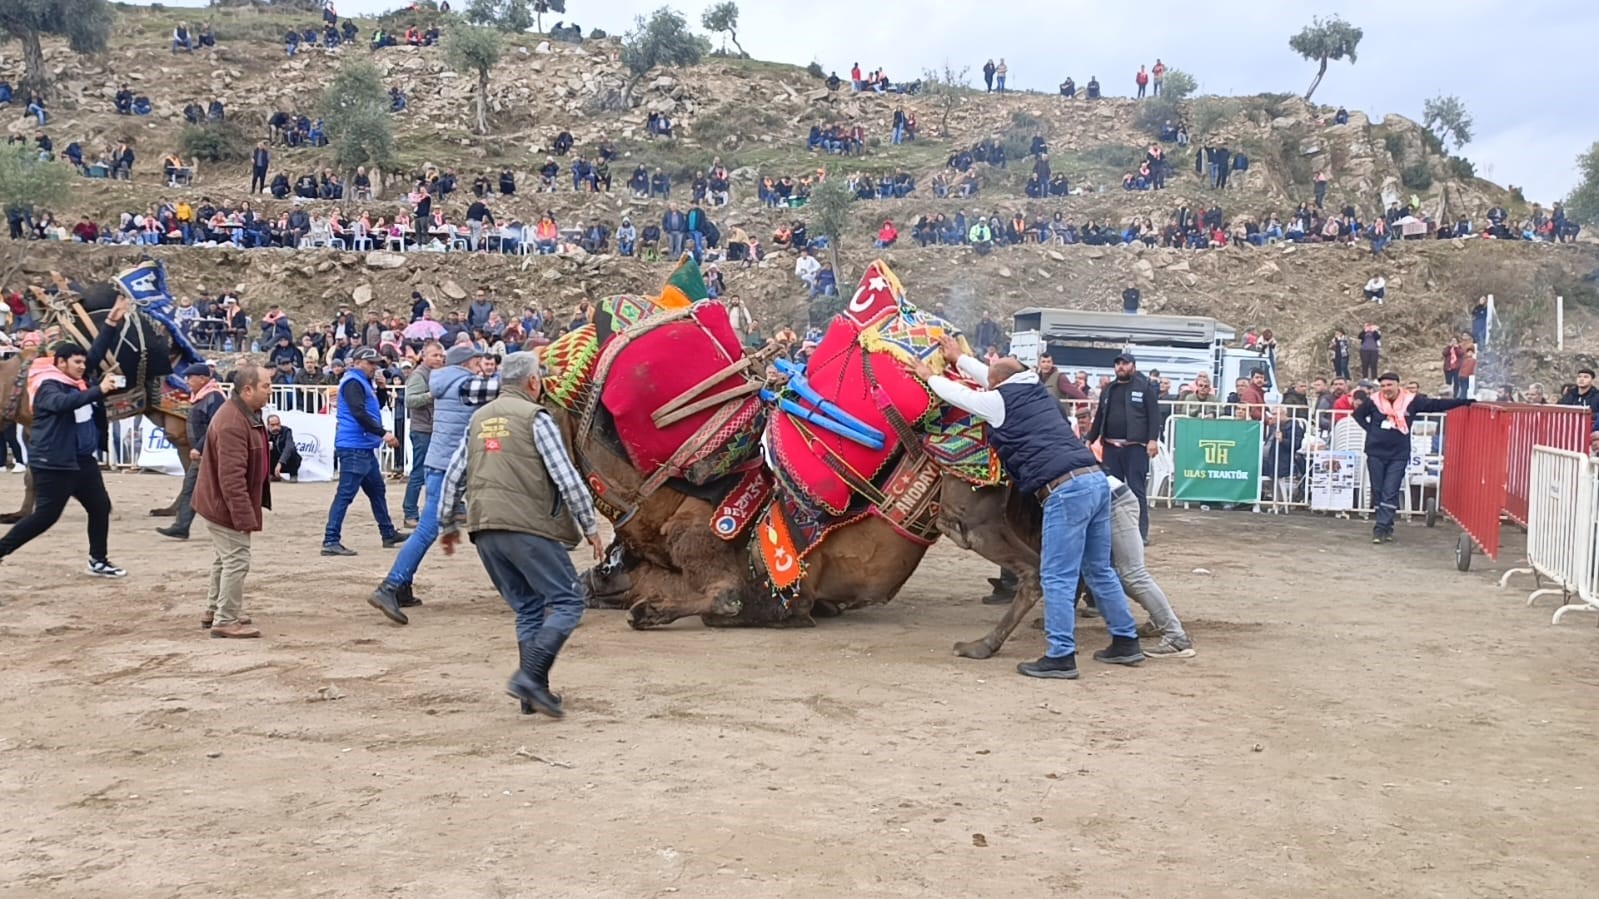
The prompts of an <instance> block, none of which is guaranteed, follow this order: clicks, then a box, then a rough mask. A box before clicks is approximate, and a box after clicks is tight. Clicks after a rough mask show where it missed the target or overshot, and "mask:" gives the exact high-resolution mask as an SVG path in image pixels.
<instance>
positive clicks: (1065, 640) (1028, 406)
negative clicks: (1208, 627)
mask: <svg viewBox="0 0 1599 899" xmlns="http://www.w3.org/2000/svg"><path fill="white" fill-rule="evenodd" d="M943 343H944V358H945V360H946V361H947V362H948V363H949V364H951V365H953V366H955V367H956V368H958V369H959V370H960V371H961V373H962V374H965V375H966V376H967V377H970V378H972V379H974V380H976V381H978V382H979V383H982V384H987V385H988V387H989V389H988V390H973V389H972V388H969V387H966V386H965V385H963V384H961V383H959V382H958V381H955V380H953V379H951V378H947V377H944V376H942V375H935V374H933V372H932V370H931V369H929V368H928V367H927V365H926V364H918V366H917V369H916V372H917V375H918V376H920V377H921V378H922V379H923V380H925V381H926V382H927V384H928V386H929V387H931V388H932V389H933V392H934V393H936V394H938V396H939V398H940V399H942V400H943V401H944V402H946V403H949V404H950V405H953V406H956V407H958V408H960V409H964V410H965V411H967V412H970V413H971V414H973V415H975V416H977V417H979V418H981V419H982V420H983V421H984V422H985V423H987V425H988V426H989V439H990V441H991V442H992V444H993V447H994V450H995V452H997V453H998V454H999V458H1000V461H1001V462H1002V463H1004V466H1005V471H1006V473H1008V474H1009V475H1010V478H1011V482H1012V484H1013V485H1014V489H1016V490H1018V491H1020V492H1021V493H1024V494H1029V495H1032V496H1035V497H1037V498H1038V501H1039V502H1040V503H1041V504H1042V505H1043V507H1044V536H1043V540H1042V542H1041V544H1040V559H1039V566H1038V573H1039V580H1040V582H1041V584H1042V586H1043V590H1044V635H1045V638H1046V639H1047V640H1048V641H1049V651H1048V653H1047V654H1046V655H1045V656H1044V657H1043V658H1041V659H1038V660H1037V661H1034V662H1023V663H1021V664H1020V665H1018V666H1017V667H1016V670H1018V671H1020V672H1021V673H1022V674H1025V675H1027V676H1028V677H1050V678H1063V679H1067V680H1071V679H1075V678H1076V677H1077V642H1076V637H1075V634H1074V631H1075V628H1076V605H1077V578H1078V575H1079V574H1081V575H1082V578H1083V580H1085V581H1087V582H1088V586H1089V588H1090V589H1092V590H1093V591H1094V597H1095V599H1096V600H1097V601H1098V603H1099V611H1100V613H1101V614H1102V615H1103V616H1104V618H1105V624H1106V627H1107V628H1108V629H1109V631H1110V633H1111V643H1110V646H1109V647H1107V648H1105V649H1102V650H1100V651H1099V652H1096V653H1094V658H1095V659H1096V660H1098V661H1101V662H1106V663H1109V664H1114V665H1132V664H1136V663H1138V662H1141V661H1143V660H1144V653H1143V650H1142V649H1141V648H1140V647H1139V644H1138V629H1137V624H1136V623H1135V622H1134V621H1133V615H1132V612H1131V610H1129V609H1128V607H1127V594H1126V592H1125V591H1124V590H1123V589H1122V585H1121V581H1120V580H1119V579H1118V578H1117V576H1116V571H1115V569H1114V568H1112V567H1111V561H1110V545H1111V490H1110V481H1109V480H1108V479H1107V478H1106V477H1105V474H1104V472H1103V471H1101V470H1100V468H1099V465H1098V463H1097V462H1096V461H1095V459H1094V454H1093V453H1092V452H1091V451H1089V449H1088V447H1086V446H1084V445H1083V443H1082V441H1080V440H1078V439H1077V435H1076V434H1074V433H1073V432H1072V426H1071V424H1070V423H1069V422H1067V421H1066V417H1065V416H1064V415H1061V414H1060V406H1059V405H1058V404H1057V403H1056V401H1055V398H1054V397H1052V396H1050V395H1049V391H1047V390H1045V389H1044V387H1043V385H1041V384H1039V383H1038V375H1037V374H1036V373H1035V372H1032V371H1029V370H1027V369H1025V368H1023V367H1022V364H1021V363H1020V362H1018V361H1016V359H1015V358H1010V357H1007V358H1004V359H1000V360H999V361H997V362H995V363H994V364H993V365H983V364H982V363H981V362H978V361H977V360H976V359H973V358H972V357H970V356H966V355H963V354H962V353H961V348H960V345H959V344H958V343H957V342H956V341H955V339H954V338H952V337H946V338H944V341H943Z"/></svg>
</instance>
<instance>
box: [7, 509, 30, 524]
mask: <svg viewBox="0 0 1599 899" xmlns="http://www.w3.org/2000/svg"><path fill="white" fill-rule="evenodd" d="M27 517H28V516H27V515H24V514H23V513H21V512H7V513H6V514H4V515H0V524H16V523H17V522H19V521H21V520H22V519H24V518H27Z"/></svg>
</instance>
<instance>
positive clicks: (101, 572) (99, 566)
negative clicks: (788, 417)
mask: <svg viewBox="0 0 1599 899" xmlns="http://www.w3.org/2000/svg"><path fill="white" fill-rule="evenodd" d="M87 571H88V572H89V574H92V575H94V576H95V577H127V576H128V572H127V571H126V570H124V569H121V568H118V567H117V566H115V565H112V564H111V563H110V562H108V561H106V560H105V559H90V560H89V567H88V569H87Z"/></svg>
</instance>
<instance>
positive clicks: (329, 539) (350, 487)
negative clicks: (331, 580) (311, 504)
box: [322, 449, 394, 546]
mask: <svg viewBox="0 0 1599 899" xmlns="http://www.w3.org/2000/svg"><path fill="white" fill-rule="evenodd" d="M334 455H335V457H336V458H337V459H338V462H339V489H338V492H337V493H335V494H333V505H332V506H330V507H328V524H327V527H326V528H325V529H324V530H323V532H322V545H324V546H328V545H331V544H334V543H338V542H339V538H340V535H341V534H342V533H343V532H344V514H345V513H346V512H348V511H350V503H352V502H354V501H355V495H356V494H357V493H365V494H366V498H367V500H368V501H370V502H371V503H372V517H373V518H375V519H377V522H378V531H379V532H380V533H381V534H382V535H383V537H384V539H388V538H390V537H393V536H394V522H393V521H392V520H391V519H390V518H389V498H388V496H387V495H385V494H384V492H383V472H382V471H380V470H378V454H377V453H376V452H375V451H374V450H363V449H341V450H336V451H335V453H334Z"/></svg>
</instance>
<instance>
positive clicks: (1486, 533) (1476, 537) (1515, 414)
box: [1439, 403, 1592, 561]
mask: <svg viewBox="0 0 1599 899" xmlns="http://www.w3.org/2000/svg"><path fill="white" fill-rule="evenodd" d="M1591 426H1592V416H1590V415H1589V413H1588V410H1587V409H1586V408H1584V407H1581V406H1535V405H1528V404H1520V403H1517V404H1509V403H1503V404H1501V403H1476V404H1473V405H1471V406H1467V407H1465V408H1461V409H1455V410H1453V411H1451V412H1450V413H1449V417H1448V419H1447V424H1446V425H1445V427H1444V458H1445V459H1446V460H1448V461H1447V462H1446V464H1445V465H1444V472H1443V486H1442V489H1441V490H1440V491H1439V507H1440V508H1441V509H1442V510H1443V511H1444V514H1446V515H1448V516H1449V517H1450V518H1452V519H1454V520H1455V521H1456V522H1457V523H1458V524H1459V525H1460V527H1461V529H1462V530H1464V531H1465V532H1466V534H1467V535H1468V536H1470V537H1471V539H1472V540H1473V541H1474V542H1475V543H1476V544H1477V546H1478V547H1480V548H1481V549H1482V552H1483V554H1484V555H1486V556H1487V557H1488V558H1489V559H1493V560H1495V561H1497V560H1498V558H1499V519H1500V517H1501V516H1508V517H1509V518H1510V519H1511V520H1512V521H1515V522H1516V523H1517V524H1519V525H1521V526H1522V527H1526V525H1527V505H1528V501H1529V489H1530V487H1531V479H1532V448H1533V447H1534V446H1551V447H1555V448H1556V449H1563V450H1572V451H1574V452H1580V453H1586V452H1587V450H1588V432H1589V429H1590V428H1591Z"/></svg>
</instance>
